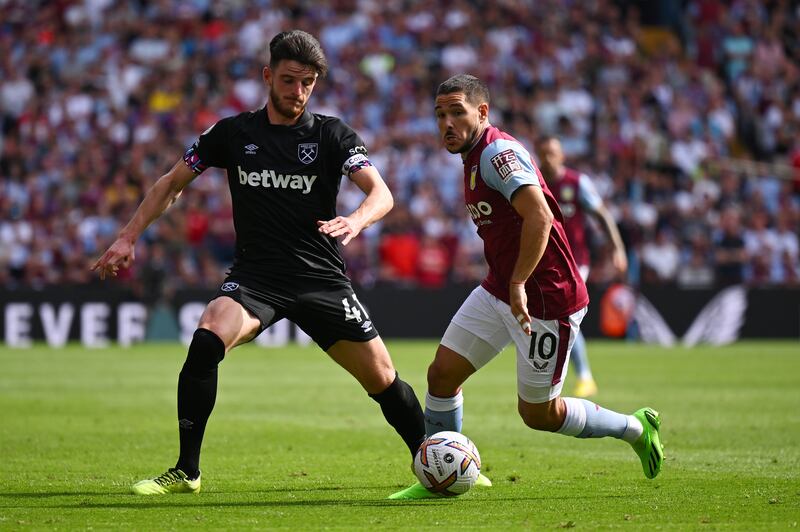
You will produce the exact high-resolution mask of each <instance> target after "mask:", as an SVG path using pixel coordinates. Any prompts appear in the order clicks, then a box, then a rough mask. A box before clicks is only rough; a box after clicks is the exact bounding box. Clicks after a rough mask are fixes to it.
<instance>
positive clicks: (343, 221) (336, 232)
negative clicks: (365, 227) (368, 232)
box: [317, 216, 361, 246]
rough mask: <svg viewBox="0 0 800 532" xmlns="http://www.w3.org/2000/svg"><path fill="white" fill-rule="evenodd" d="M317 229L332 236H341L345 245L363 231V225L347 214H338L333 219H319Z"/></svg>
mask: <svg viewBox="0 0 800 532" xmlns="http://www.w3.org/2000/svg"><path fill="white" fill-rule="evenodd" d="M317 226H318V227H317V229H318V230H319V232H320V233H322V234H323V235H328V236H329V237H331V238H339V237H342V238H341V242H342V245H343V246H346V245H347V244H348V243H349V242H350V241H351V240H353V239H354V238H355V237H356V236H358V233H360V232H361V226H360V225H358V224H357V223H356V222H355V221H354V220H353V219H351V218H349V217H347V216H337V217H336V218H334V219H333V220H327V221H323V220H317Z"/></svg>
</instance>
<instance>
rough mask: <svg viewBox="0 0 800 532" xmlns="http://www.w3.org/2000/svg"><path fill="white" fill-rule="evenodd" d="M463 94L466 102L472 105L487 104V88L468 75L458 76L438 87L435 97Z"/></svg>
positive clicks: (481, 82) (484, 84)
mask: <svg viewBox="0 0 800 532" xmlns="http://www.w3.org/2000/svg"><path fill="white" fill-rule="evenodd" d="M455 92H463V93H464V96H465V97H466V99H467V101H468V102H469V103H471V104H473V105H480V104H482V103H489V87H487V86H486V83H484V82H483V81H481V80H480V79H478V78H476V77H475V76H472V75H470V74H458V75H456V76H453V77H452V78H450V79H448V80H447V81H445V82H443V83H442V84H441V85H439V88H438V89H436V96H439V95H441V94H453V93H455Z"/></svg>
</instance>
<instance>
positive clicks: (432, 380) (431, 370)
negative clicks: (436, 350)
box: [428, 360, 458, 397]
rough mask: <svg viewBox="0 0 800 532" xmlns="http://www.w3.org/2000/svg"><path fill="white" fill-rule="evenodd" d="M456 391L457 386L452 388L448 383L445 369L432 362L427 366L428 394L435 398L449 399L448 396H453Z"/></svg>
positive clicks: (439, 364) (447, 373)
mask: <svg viewBox="0 0 800 532" xmlns="http://www.w3.org/2000/svg"><path fill="white" fill-rule="evenodd" d="M451 388H454V389H451ZM457 389H458V386H457V385H456V386H455V387H454V386H453V384H452V383H451V382H450V379H449V372H448V371H447V368H446V367H444V365H443V364H441V363H439V362H437V361H436V360H434V361H433V362H432V363H431V365H430V366H428V392H430V393H431V394H432V395H435V396H437V397H449V396H450V395H455V392H456V391H457ZM451 392H453V393H451Z"/></svg>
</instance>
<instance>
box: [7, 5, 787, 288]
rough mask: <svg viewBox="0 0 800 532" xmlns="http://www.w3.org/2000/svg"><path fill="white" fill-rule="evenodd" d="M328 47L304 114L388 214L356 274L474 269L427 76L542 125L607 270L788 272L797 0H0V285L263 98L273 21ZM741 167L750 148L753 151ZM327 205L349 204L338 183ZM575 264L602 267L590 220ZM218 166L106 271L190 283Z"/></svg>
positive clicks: (83, 235) (95, 246)
mask: <svg viewBox="0 0 800 532" xmlns="http://www.w3.org/2000/svg"><path fill="white" fill-rule="evenodd" d="M289 28H301V29H305V30H307V31H309V32H311V33H312V34H314V35H316V36H317V37H318V38H319V40H320V41H321V43H322V45H323V48H324V50H325V52H326V54H327V56H328V59H329V62H330V64H331V67H332V68H331V71H330V74H329V76H328V78H327V79H325V80H322V81H321V82H320V83H319V84H318V86H317V89H316V91H315V93H314V95H313V96H312V100H311V103H310V105H309V109H310V110H312V111H313V112H317V113H322V114H332V115H336V116H340V117H342V118H343V119H344V120H345V121H347V122H348V123H349V124H351V125H352V126H353V127H354V128H355V129H356V130H357V131H358V132H359V133H360V134H361V136H362V137H363V138H364V140H365V141H366V143H367V146H368V148H369V150H370V158H371V160H372V161H373V162H374V163H375V165H376V166H377V167H378V169H379V170H380V171H381V173H382V175H383V176H384V178H385V179H386V181H387V182H388V184H389V185H390V187H391V188H392V190H393V192H394V195H395V205H396V206H395V208H394V210H393V211H392V212H391V213H390V214H389V215H388V216H387V217H386V218H385V219H384V220H383V221H382V222H381V223H378V224H375V225H374V226H372V227H370V228H369V229H368V230H366V231H365V232H364V233H363V234H362V235H361V236H360V237H359V238H357V239H355V240H353V241H352V242H351V243H350V244H349V245H348V246H347V247H346V248H345V249H344V254H345V257H346V260H347V262H348V265H349V273H350V275H351V277H352V278H353V280H354V281H355V282H356V283H357V284H360V285H362V286H364V285H367V286H368V285H371V284H374V283H399V284H402V285H406V286H423V287H431V288H435V287H440V286H443V285H446V284H448V283H455V282H475V281H477V280H479V279H481V278H482V276H483V275H484V273H485V266H484V265H483V254H482V245H481V242H480V241H479V240H478V239H477V236H476V235H475V230H474V227H473V226H472V223H471V222H470V221H469V217H468V216H467V212H466V210H465V209H464V206H463V200H462V192H461V188H462V186H463V182H462V179H463V178H462V167H461V161H460V158H459V157H458V156H454V155H450V154H448V153H447V152H446V151H445V150H443V149H442V148H441V147H440V142H439V140H438V138H437V135H436V124H435V121H434V117H433V112H432V97H433V93H434V91H435V89H436V86H437V85H438V84H439V83H440V82H442V81H443V80H444V79H446V78H447V77H449V76H450V75H453V74H455V73H461V72H468V73H472V74H475V75H477V76H479V77H481V78H483V79H484V80H486V81H487V83H488V84H489V87H490V90H491V92H492V111H491V121H492V122H493V123H495V124H496V125H500V126H501V127H503V128H504V129H506V130H507V131H509V132H510V133H512V134H513V135H514V136H515V137H517V138H518V139H519V140H520V141H522V142H523V143H524V144H526V145H527V146H528V147H530V149H532V146H533V141H534V139H536V138H537V137H538V136H540V135H543V134H554V135H557V136H559V137H560V138H561V140H562V144H563V147H564V150H565V153H566V155H567V157H568V164H569V165H570V166H573V167H575V168H578V169H580V170H582V171H584V172H586V173H587V174H589V175H590V176H591V177H592V178H593V179H594V181H595V184H596V185H597V187H598V189H599V190H600V191H601V194H602V195H603V196H604V198H605V199H606V201H607V203H608V205H609V207H610V209H611V211H612V213H613V215H614V216H615V218H616V220H617V222H618V224H619V226H620V229H621V233H622V235H623V239H624V241H625V243H626V245H627V248H628V253H629V256H630V257H629V258H630V264H631V268H630V271H629V272H628V279H627V280H628V281H630V282H631V283H633V284H637V283H676V284H678V285H680V286H684V287H710V286H719V285H725V284H731V283H740V282H745V283H748V284H751V285H783V286H788V285H795V286H796V285H800V262H799V260H798V229H800V177H798V176H799V175H800V6H798V4H797V2H791V1H786V0H784V1H781V0H774V1H756V0H731V1H726V2H723V1H721V0H688V1H677V0H675V1H673V0H646V1H645V0H641V1H612V0H587V1H577V0H536V1H534V0H484V1H467V0H447V1H442V2H424V1H421V0H420V1H417V0H328V1H319V2H316V1H315V2H311V1H305V0H260V1H243V0H228V1H211V0H153V1H146V0H139V1H134V0H129V1H112V0H83V1H67V0H53V1H35V0H19V1H15V0H0V125H1V126H2V127H1V129H0V286H3V287H14V286H31V287H37V288H39V287H46V286H49V285H54V284H66V283H85V282H90V281H91V280H92V279H93V275H92V274H91V273H90V272H89V266H90V264H91V263H92V262H93V260H94V259H96V257H97V256H98V255H99V254H100V253H102V251H103V250H104V249H105V248H106V246H107V245H109V244H110V243H111V242H112V241H113V239H114V238H115V235H116V234H117V232H118V231H119V229H120V227H121V224H123V223H125V222H126V221H127V220H128V219H129V218H130V216H131V215H132V213H133V211H134V209H135V208H136V206H137V205H138V203H139V201H140V200H141V198H142V195H143V194H144V192H145V191H146V190H147V188H148V187H149V186H150V185H152V183H153V182H154V181H155V180H156V179H157V178H158V177H159V176H160V175H161V174H163V173H164V172H166V170H168V169H169V168H170V167H171V165H173V164H174V163H175V162H176V161H177V160H178V159H179V158H180V156H181V155H182V154H183V152H184V150H185V148H186V147H187V146H188V145H190V144H191V143H192V142H194V140H195V139H196V138H197V136H198V134H199V133H200V132H202V131H203V130H205V129H206V128H207V127H208V126H210V125H211V124H213V123H214V122H216V121H217V120H219V119H220V118H222V117H225V116H228V115H231V114H235V113H239V112H241V111H245V110H251V109H255V108H258V107H260V106H262V105H263V104H264V102H265V98H266V94H265V90H264V86H263V82H262V81H261V68H262V66H263V65H264V63H265V61H266V59H267V54H266V48H267V45H268V43H269V40H270V39H271V38H272V37H273V36H274V35H275V34H276V33H277V32H279V31H282V30H285V29H289ZM753 161H757V162H758V163H759V164H753V163H752V162H753ZM343 181H345V182H343V185H342V192H341V194H340V200H341V205H340V213H347V212H349V211H350V210H352V209H353V208H354V207H355V206H356V205H358V203H359V202H360V201H361V198H362V196H361V193H360V191H358V190H357V189H356V188H355V187H353V186H352V185H351V184H349V183H347V182H346V180H343ZM592 234H593V235H594V238H593V240H592V245H593V255H594V258H595V260H594V268H593V270H592V277H591V278H590V280H591V281H592V282H595V283H607V282H610V281H613V280H614V279H615V277H614V276H615V273H614V271H613V268H611V267H610V264H609V260H608V254H609V246H608V243H607V242H604V241H603V238H602V234H601V233H600V232H599V231H595V232H593V233H592ZM233 244H234V233H233V226H232V223H231V204H230V198H229V194H228V191H227V181H226V178H225V175H224V172H222V171H220V170H215V169H212V170H209V171H207V172H205V173H204V174H203V175H202V176H200V177H199V178H198V179H197V180H196V181H195V182H194V183H193V184H192V185H191V186H190V187H189V188H188V189H187V190H186V191H184V194H183V195H182V196H181V198H180V200H179V201H178V203H177V204H176V205H175V206H173V207H172V208H171V209H170V210H169V211H168V212H167V213H166V214H165V215H164V217H162V219H160V220H159V221H158V222H157V223H155V224H154V225H153V226H151V227H150V228H149V229H148V230H147V232H146V233H145V235H144V236H143V238H142V240H140V243H139V244H138V246H137V250H136V251H137V257H136V258H137V260H136V263H135V265H134V267H132V268H131V269H130V270H127V271H124V272H123V273H122V278H123V279H124V280H125V281H126V282H134V283H135V284H136V285H137V286H139V287H140V288H141V289H142V290H143V291H144V292H148V291H150V290H156V289H157V287H159V286H161V285H162V284H163V281H164V279H170V284H171V286H195V285H199V286H211V285H213V284H215V283H216V282H218V281H219V280H220V279H222V278H223V276H224V273H225V270H226V268H227V266H228V265H229V264H230V262H231V260H232V256H233Z"/></svg>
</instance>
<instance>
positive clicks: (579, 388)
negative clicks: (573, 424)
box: [569, 331, 597, 397]
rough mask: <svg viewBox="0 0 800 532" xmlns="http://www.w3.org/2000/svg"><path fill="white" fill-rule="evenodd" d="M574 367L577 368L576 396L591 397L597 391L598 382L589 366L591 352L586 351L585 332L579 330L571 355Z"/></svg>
mask: <svg viewBox="0 0 800 532" xmlns="http://www.w3.org/2000/svg"><path fill="white" fill-rule="evenodd" d="M569 359H570V362H571V363H572V367H573V368H574V369H575V378H576V382H575V390H574V391H573V393H574V394H575V396H576V397H591V396H592V395H595V394H596V393H597V383H595V381H594V376H593V375H592V368H591V367H590V366H589V354H588V353H587V351H586V339H585V338H584V337H583V333H582V332H580V331H578V336H577V337H576V338H575V344H574V345H573V346H572V351H571V352H570V356H569Z"/></svg>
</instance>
